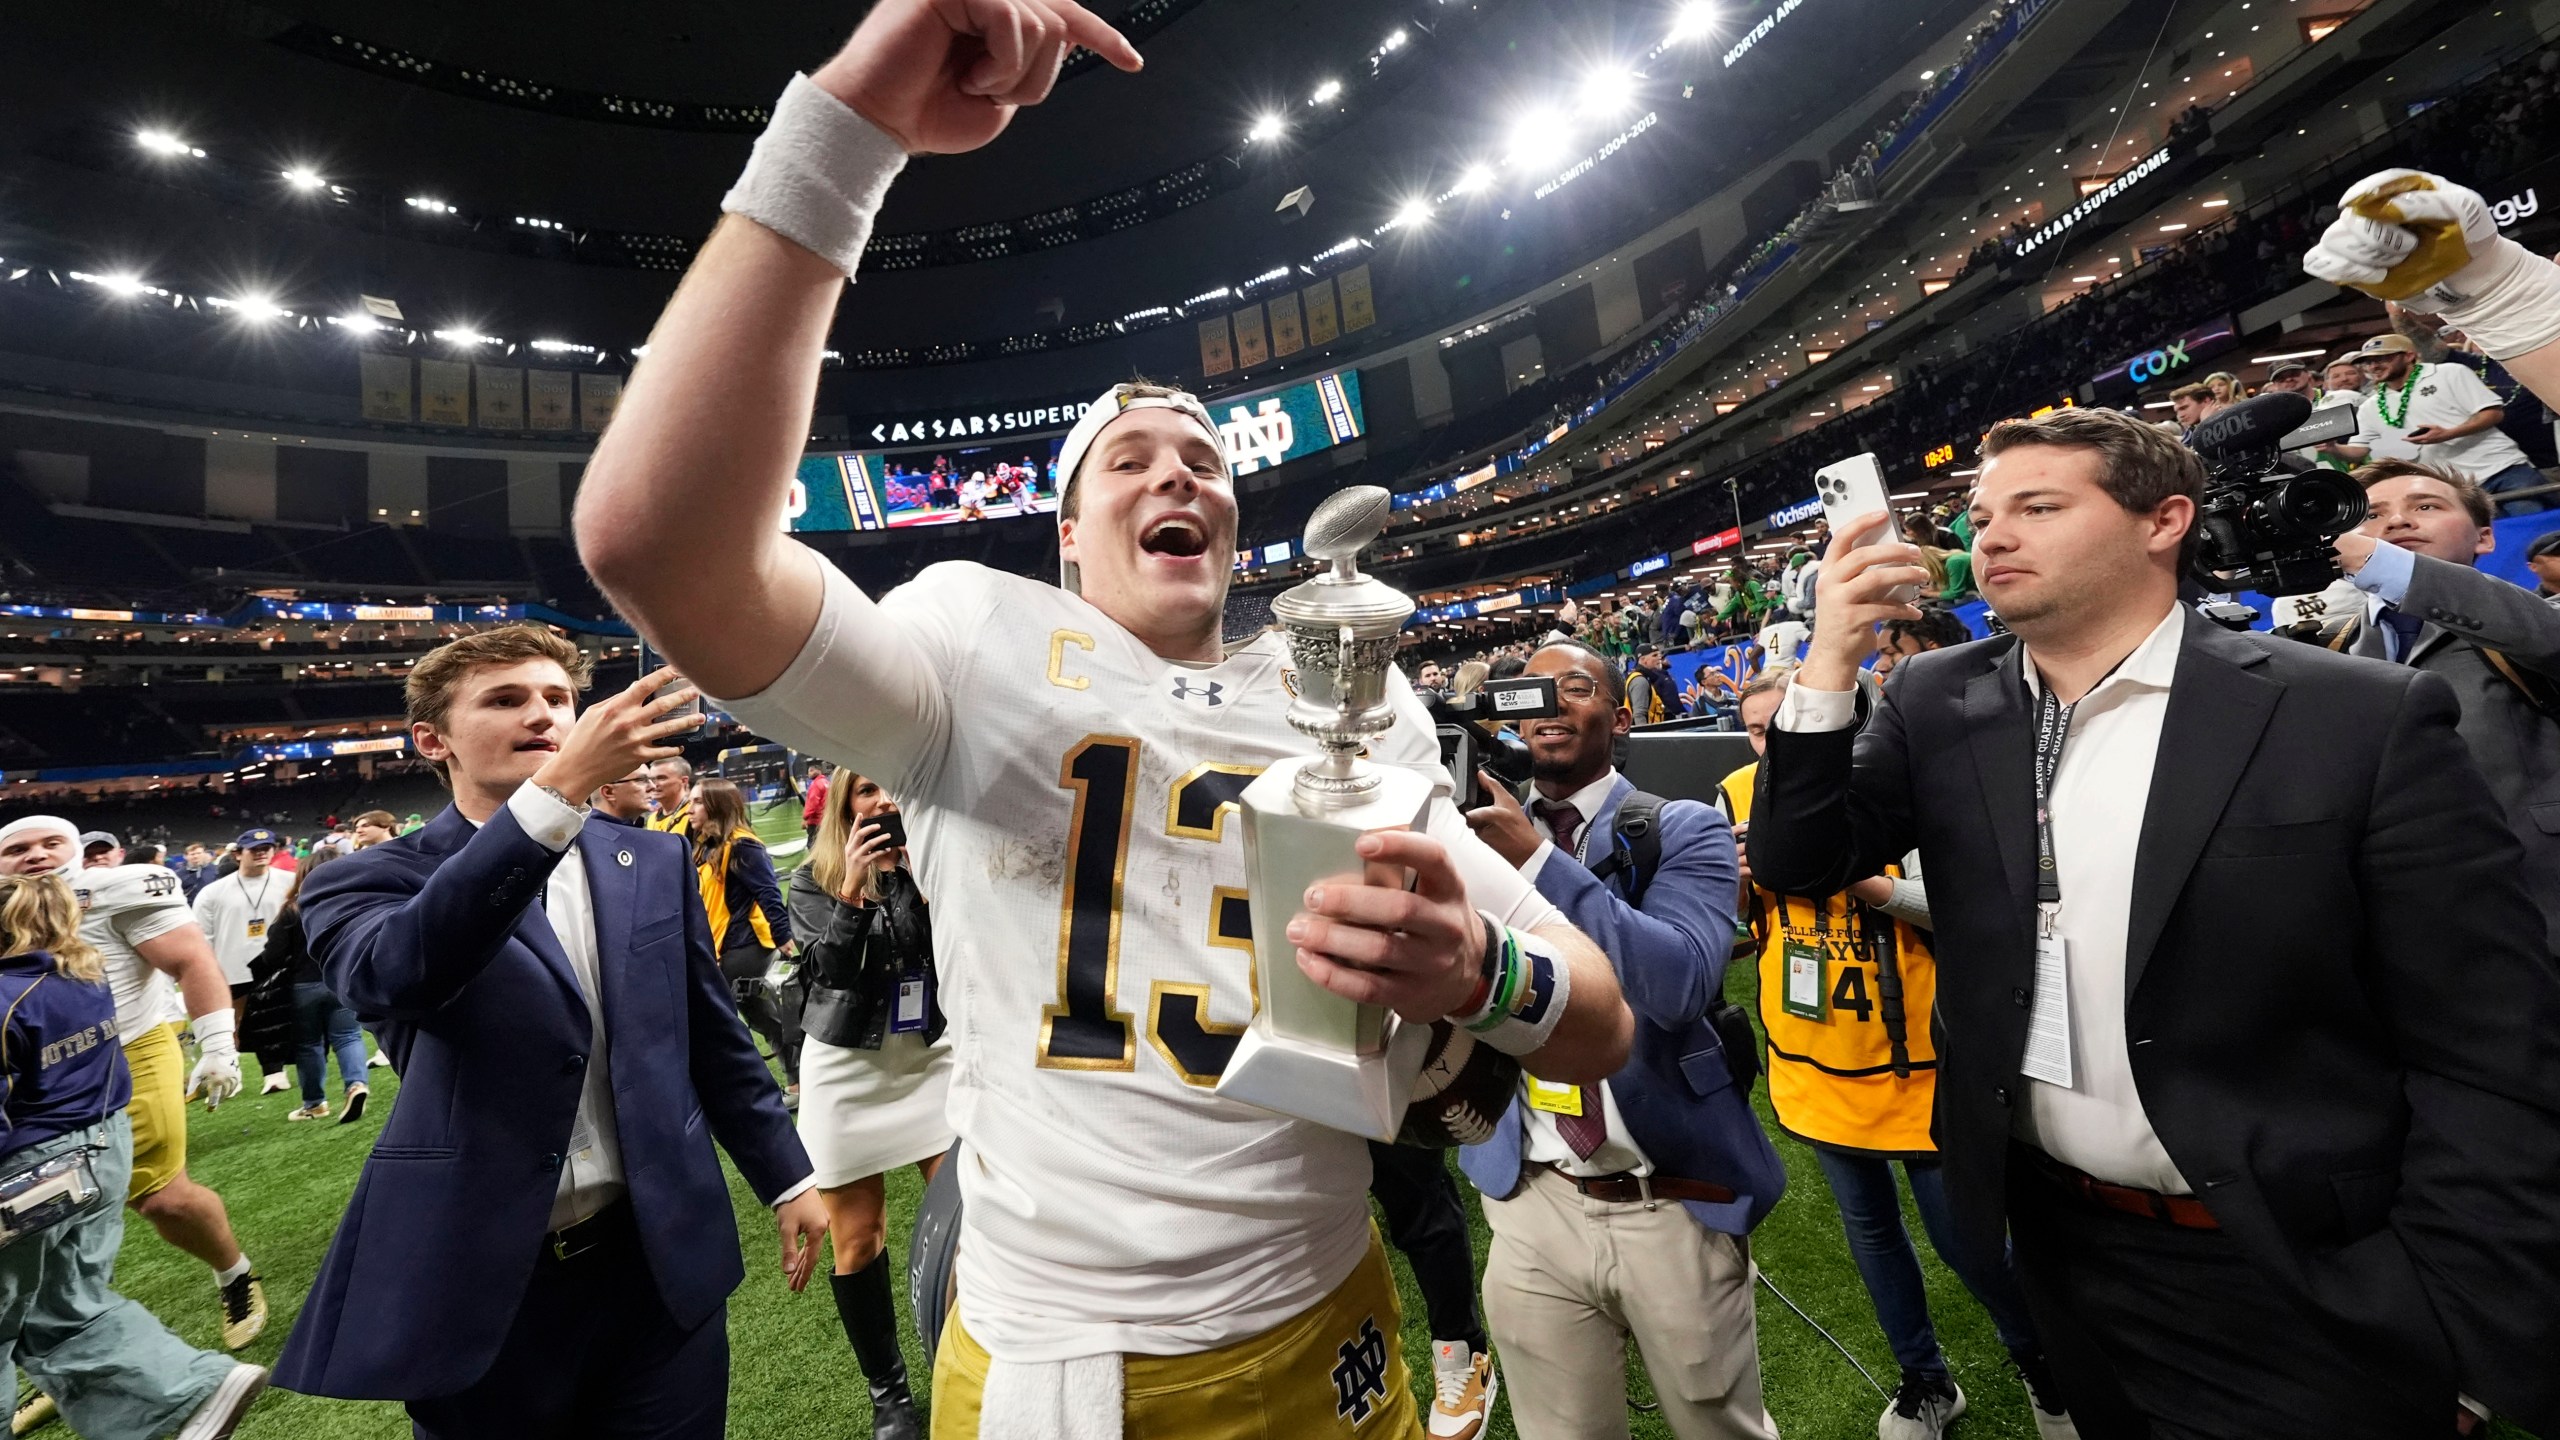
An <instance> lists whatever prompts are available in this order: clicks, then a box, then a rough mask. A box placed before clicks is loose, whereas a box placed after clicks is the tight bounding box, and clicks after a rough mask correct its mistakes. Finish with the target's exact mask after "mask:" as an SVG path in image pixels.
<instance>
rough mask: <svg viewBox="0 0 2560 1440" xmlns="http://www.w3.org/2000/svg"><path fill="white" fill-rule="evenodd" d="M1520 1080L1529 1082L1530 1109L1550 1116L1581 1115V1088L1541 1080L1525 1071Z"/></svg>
mask: <svg viewBox="0 0 2560 1440" xmlns="http://www.w3.org/2000/svg"><path fill="white" fill-rule="evenodd" d="M1520 1078H1521V1079H1523V1080H1526V1081H1528V1082H1529V1108H1530V1109H1532V1110H1543V1111H1545V1112H1546V1113H1548V1114H1550V1115H1579V1114H1581V1113H1582V1087H1581V1086H1579V1085H1559V1084H1557V1083H1556V1082H1555V1081H1553V1080H1541V1079H1539V1078H1538V1077H1537V1076H1535V1075H1531V1074H1528V1073H1527V1072H1525V1071H1524V1072H1522V1074H1521V1076H1520Z"/></svg>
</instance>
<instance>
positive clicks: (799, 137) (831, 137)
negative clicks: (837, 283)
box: [720, 75, 907, 280]
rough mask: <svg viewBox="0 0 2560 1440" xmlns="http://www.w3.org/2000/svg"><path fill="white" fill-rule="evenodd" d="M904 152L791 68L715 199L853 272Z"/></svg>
mask: <svg viewBox="0 0 2560 1440" xmlns="http://www.w3.org/2000/svg"><path fill="white" fill-rule="evenodd" d="M906 164H907V152H906V149H905V148H904V147H903V146H901V145H899V143H898V142H897V141H896V140H894V139H891V138H890V136H889V133H888V132H887V131H885V130H882V129H881V128H880V127H879V126H877V125H874V124H872V123H871V122H870V121H869V120H866V119H864V118H863V117H862V116H861V114H859V113H858V112H856V111H855V110H854V108H853V107H852V106H850V105H847V104H845V103H844V102H843V101H841V100H838V99H837V98H836V97H834V96H833V95H830V94H828V93H827V92H826V91H825V90H823V89H820V88H819V86H818V84H817V82H815V81H813V80H811V79H810V78H809V77H808V76H806V75H794V76H792V77H791V84H790V85H789V86H788V87H787V88H785V89H784V90H783V92H782V99H781V100H780V101H778V102H777V103H776V104H775V105H774V107H773V119H772V120H770V121H768V122H766V124H765V127H764V133H763V134H762V135H759V136H757V137H756V147H755V150H754V152H753V153H751V154H750V155H749V156H748V157H747V168H746V169H745V170H744V171H743V172H741V173H740V174H739V176H738V183H737V184H736V185H734V186H731V187H730V190H729V193H728V194H726V195H724V196H722V197H721V199H720V208H721V209H722V210H724V211H727V212H728V213H729V214H732V215H744V216H745V217H747V218H748V219H750V220H753V221H754V222H756V223H757V224H759V225H762V226H763V227H764V228H766V229H767V230H770V231H772V232H773V233H775V234H776V235H779V236H781V237H783V238H784V239H786V240H789V241H792V242H793V243H795V244H797V245H799V246H800V247H801V248H802V249H805V250H807V251H808V252H809V253H811V254H813V255H816V256H817V257H818V258H819V259H821V260H824V261H826V262H827V263H828V264H830V265H833V266H834V267H836V268H837V269H838V270H841V271H843V272H844V276H845V278H846V279H847V280H850V279H852V278H853V272H854V267H855V266H856V265H857V264H859V263H860V262H861V259H862V247H863V246H864V245H866V244H869V243H870V240H871V221H872V218H873V217H874V216H876V215H878V214H879V213H880V202H881V200H882V199H883V198H884V197H886V196H887V195H888V193H889V182H890V181H892V180H894V179H896V178H897V175H898V172H899V171H900V170H902V169H905V168H906Z"/></svg>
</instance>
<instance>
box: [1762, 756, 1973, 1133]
mask: <svg viewBox="0 0 2560 1440" xmlns="http://www.w3.org/2000/svg"><path fill="white" fill-rule="evenodd" d="M1759 773H1760V767H1759V766H1758V765H1746V766H1744V767H1743V768H1742V769H1740V770H1737V771H1735V772H1734V773H1733V774H1731V775H1729V776H1727V777H1725V782H1724V795H1725V803H1726V805H1727V806H1729V807H1730V811H1731V814H1732V816H1733V818H1734V819H1735V821H1737V822H1741V821H1747V820H1749V819H1750V818H1751V790H1752V786H1753V784H1754V782H1755V781H1756V780H1757V779H1758V777H1759ZM1885 873H1886V874H1888V875H1896V876H1898V875H1900V873H1901V867H1900V866H1891V867H1888V868H1887V869H1886V871H1885ZM1749 918H1750V921H1751V938H1752V942H1753V943H1754V944H1755V945H1756V946H1758V948H1759V957H1760V967H1759V973H1760V1025H1761V1029H1762V1030H1763V1031H1765V1032H1766V1033H1767V1035H1768V1037H1769V1067H1768V1068H1769V1104H1770V1107H1771V1108H1772V1109H1774V1110H1776V1111H1777V1114H1778V1125H1779V1128H1781V1129H1783V1130H1785V1131H1786V1132H1787V1133H1788V1134H1790V1135H1793V1136H1795V1137H1796V1138H1797V1139H1799V1140H1803V1141H1806V1142H1808V1143H1810V1144H1815V1145H1824V1146H1828V1147H1830V1148H1832V1149H1835V1150H1855V1151H1863V1152H1866V1153H1869V1154H1876V1155H1888V1156H1894V1157H1897V1158H1899V1157H1909V1156H1933V1155H1935V1154H1936V1153H1937V1149H1938V1147H1937V1145H1936V1143H1935V1142H1934V1141H1932V1140H1931V1139H1930V1137H1929V1112H1930V1108H1931V1106H1932V1104H1933V1103H1934V1101H1935V1100H1936V1097H1937V1081H1938V1052H1937V1047H1936V1044H1935V1043H1934V1040H1933V1037H1932V1036H1931V1034H1930V1031H1929V1016H1930V1010H1931V1007H1932V1006H1933V1005H1934V1004H1935V1003H1936V1000H1937V992H1938V967H1937V959H1936V956H1935V954H1934V953H1933V952H1932V951H1931V950H1930V948H1929V937H1928V935H1927V934H1926V932H1924V931H1921V930H1919V929H1918V928H1916V927H1914V926H1911V925H1907V924H1905V923H1903V922H1902V921H1899V920H1895V919H1892V918H1891V917H1889V916H1887V915H1885V914H1884V913H1883V912H1881V911H1878V910H1871V909H1869V908H1868V907H1866V906H1864V905H1861V904H1859V903H1858V902H1856V901H1854V900H1851V899H1850V898H1849V897H1848V896H1847V895H1845V894H1841V895H1834V896H1832V897H1831V898H1830V899H1828V900H1820V901H1816V900H1807V899H1804V898H1802V897H1800V896H1793V895H1779V894H1776V893H1774V892H1772V891H1769V890H1765V889H1761V888H1760V887H1758V886H1754V887H1752V891H1751V906H1750V916H1749ZM1888 967H1889V968H1890V970H1891V973H1892V975H1893V976H1894V977H1895V978H1896V979H1898V981H1899V984H1900V991H1901V1001H1900V1006H1901V1012H1902V1013H1901V1018H1900V1023H1899V1025H1898V1026H1897V1025H1895V1024H1893V1023H1891V1022H1892V1015H1891V1011H1892V1008H1893V1005H1892V997H1891V995H1890V993H1889V992H1890V991H1891V990H1892V988H1893V987H1892V986H1891V985H1890V984H1888V983H1887V982H1886V980H1885V979H1884V974H1885V972H1886V970H1887V969H1888ZM1897 1028H1898V1029H1899V1030H1900V1032H1901V1040H1902V1044H1901V1047H1900V1051H1901V1053H1900V1055H1899V1056H1897V1055H1896V1053H1895V1045H1894V1043H1893V1042H1894V1034H1893V1032H1894V1030H1896V1029H1897Z"/></svg>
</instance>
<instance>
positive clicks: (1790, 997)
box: [1778, 940, 1831, 1020]
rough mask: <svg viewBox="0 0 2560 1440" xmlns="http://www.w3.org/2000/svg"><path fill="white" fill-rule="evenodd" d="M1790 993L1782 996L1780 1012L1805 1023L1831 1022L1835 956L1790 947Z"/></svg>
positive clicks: (1808, 947) (1806, 947) (1812, 947)
mask: <svg viewBox="0 0 2560 1440" xmlns="http://www.w3.org/2000/svg"><path fill="white" fill-rule="evenodd" d="M1786 962H1787V975H1786V980H1787V984H1786V989H1785V990H1784V991H1783V992H1781V993H1780V994H1779V996H1778V1008H1779V1009H1782V1010H1784V1011H1786V1012H1787V1013H1788V1014H1790V1015H1793V1016H1796V1017H1798V1018H1799V1019H1804V1020H1828V1019H1830V1018H1831V1010H1830V1003H1831V1001H1830V997H1831V987H1830V986H1829V985H1827V984H1825V983H1824V982H1825V981H1826V980H1828V979H1829V978H1830V971H1831V953H1830V952H1829V951H1827V950H1825V949H1823V948H1822V947H1821V946H1819V945H1799V944H1797V943H1796V942H1794V941H1792V940H1790V941H1788V942H1787V944H1786Z"/></svg>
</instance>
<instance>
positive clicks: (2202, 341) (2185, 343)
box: [2089, 315, 2240, 390]
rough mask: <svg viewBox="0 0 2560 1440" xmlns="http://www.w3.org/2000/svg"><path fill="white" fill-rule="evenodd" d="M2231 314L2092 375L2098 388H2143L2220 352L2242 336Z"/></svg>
mask: <svg viewBox="0 0 2560 1440" xmlns="http://www.w3.org/2000/svg"><path fill="white" fill-rule="evenodd" d="M2239 338H2240V337H2239V333H2238V332H2237V331H2236V330H2235V329H2234V328H2233V327H2232V324H2231V317H2230V316H2228V315H2221V316H2216V317H2215V318H2214V319H2211V320H2208V321H2206V322H2205V323H2203V324H2202V325H2198V326H2196V327H2195V328H2194V329H2192V330H2187V331H2184V332H2182V333H2180V334H2176V335H2172V336H2169V337H2168V338H2167V339H2164V340H2162V341H2160V342H2159V343H2158V344H2155V345H2153V346H2152V347H2151V348H2150V349H2148V350H2143V351H2139V352H2137V353H2135V354H2133V355H2130V356H2127V357H2126V358H2124V359H2122V360H2119V361H2117V362H2116V363H2115V364H2113V365H2111V366H2108V367H2107V368H2106V369H2105V370H2103V371H2101V372H2099V373H2098V374H2096V375H2093V376H2091V377H2089V384H2090V386H2091V388H2092V389H2094V390H2123V389H2125V388H2126V387H2128V386H2130V387H2134V388H2139V387H2141V386H2144V385H2148V384H2151V383H2152V382H2153V381H2156V380H2163V379H2166V378H2168V377H2169V376H2171V375H2175V374H2177V373H2179V372H2180V371H2183V370H2185V369H2186V368H2187V367H2189V366H2191V365H2193V364H2195V363H2196V362H2197V361H2199V360H2202V359H2204V358H2206V357H2207V356H2210V355H2219V354H2221V353H2222V352H2223V351H2225V350H2228V349H2230V348H2231V347H2232V345H2233V344H2235V343H2237V342H2238V340H2239Z"/></svg>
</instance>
